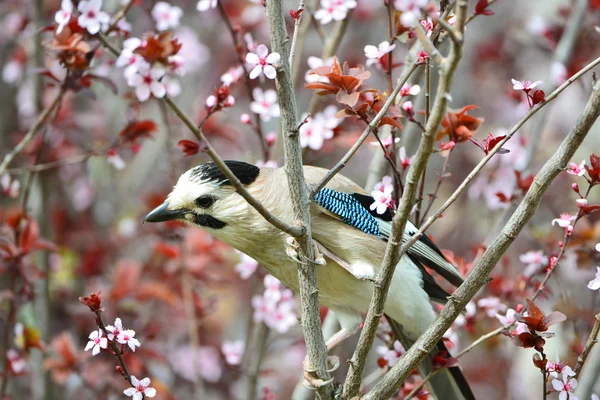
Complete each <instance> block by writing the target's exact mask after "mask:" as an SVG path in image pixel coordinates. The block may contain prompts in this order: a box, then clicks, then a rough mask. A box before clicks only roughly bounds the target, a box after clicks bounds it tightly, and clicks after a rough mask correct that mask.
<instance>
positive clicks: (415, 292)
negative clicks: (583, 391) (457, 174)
mask: <svg viewBox="0 0 600 400" xmlns="http://www.w3.org/2000/svg"><path fill="white" fill-rule="evenodd" d="M225 164H226V165H227V166H228V167H229V169H230V170H231V171H232V172H233V174H234V175H235V176H236V177H237V178H238V180H239V181H240V182H241V184H243V185H244V187H245V188H246V189H247V191H248V192H249V193H250V194H251V195H252V196H253V197H254V198H256V199H257V200H258V201H260V202H261V203H262V205H263V206H264V207H265V208H266V209H267V210H269V211H270V212H271V213H272V214H273V215H274V216H276V217H277V218H279V219H280V220H282V221H284V222H287V223H292V222H293V221H294V220H295V214H294V212H293V208H292V203H291V198H290V191H289V186H288V181H287V178H286V173H285V170H284V168H269V167H260V168H259V167H257V166H255V165H252V164H249V163H245V162H242V161H236V160H226V161H225ZM303 172H304V178H305V181H306V184H307V185H308V186H309V187H315V186H316V185H317V184H318V183H319V182H320V181H321V179H322V178H323V177H324V176H325V175H326V174H327V172H328V170H327V169H323V168H319V167H314V166H303ZM373 202H374V199H373V197H371V196H370V195H369V193H367V192H366V191H365V190H364V189H362V188H361V187H360V186H359V185H357V184H356V183H354V182H353V181H352V180H350V179H349V178H347V177H345V176H343V175H341V174H339V173H338V174H336V175H335V176H334V177H333V178H332V179H331V180H330V181H329V182H328V183H327V184H326V185H325V187H323V188H322V189H321V190H319V191H318V192H317V193H316V194H315V195H314V196H313V198H312V199H311V203H310V214H311V229H312V237H313V241H314V243H315V245H316V250H318V253H317V254H319V258H320V259H321V260H320V262H319V261H318V260H315V261H316V262H317V263H320V264H322V265H317V266H316V269H315V271H316V277H317V285H318V293H319V301H320V303H321V304H323V305H324V306H326V307H328V308H329V309H330V310H332V311H333V312H334V313H335V314H336V316H337V318H338V320H339V323H340V326H341V329H340V331H339V332H337V333H335V334H334V335H333V336H332V337H331V338H329V339H328V340H327V341H326V344H327V349H328V350H331V349H332V348H334V347H335V346H337V345H339V343H341V342H342V341H343V340H345V339H347V338H348V337H350V336H352V335H354V334H356V333H357V332H358V331H359V329H360V326H361V324H362V322H363V315H364V314H365V313H366V312H367V311H368V308H369V304H370V301H371V297H372V295H373V281H374V279H375V277H376V276H377V273H378V272H379V269H380V267H381V264H382V261H383V256H384V253H385V248H386V245H387V239H388V237H389V235H390V233H391V226H392V224H391V221H392V218H393V213H392V210H391V209H387V210H386V211H385V212H384V213H383V214H378V213H377V212H376V210H371V209H370V205H371V204H373ZM171 220H181V221H183V222H186V223H188V224H190V225H193V226H195V227H198V228H201V229H203V230H205V231H207V232H209V233H210V234H212V235H213V236H214V237H216V238H217V239H219V240H221V241H223V242H225V243H228V244H229V245H231V246H232V247H234V248H235V249H237V250H239V251H241V252H242V253H245V254H247V255H248V256H250V257H252V258H254V259H255V260H256V261H258V262H259V264H260V265H262V266H263V267H264V268H266V269H267V271H268V272H269V273H270V274H271V275H273V276H274V277H275V278H277V279H279V280H280V281H281V282H282V283H283V284H285V285H286V286H287V287H289V288H291V289H292V290H293V291H295V292H296V293H298V292H299V284H298V273H297V268H298V264H297V262H296V260H295V259H294V256H293V253H294V252H293V251H290V250H293V248H291V247H293V245H294V241H293V239H291V237H290V236H289V234H287V233H285V232H283V231H281V230H279V229H277V228H276V227H274V226H273V225H271V224H270V223H269V222H267V221H266V220H265V219H264V218H263V217H262V216H261V215H260V214H259V213H258V211H256V209H254V208H253V207H252V206H251V205H250V204H249V203H248V202H246V200H245V199H244V198H243V197H242V196H241V195H240V194H239V193H237V191H236V189H235V188H234V187H233V185H232V184H231V182H230V181H229V180H228V179H227V177H226V176H225V174H224V173H223V172H222V171H221V170H220V169H219V167H218V166H217V165H216V164H215V163H214V162H206V163H203V164H200V165H198V166H196V167H193V168H191V169H189V170H188V171H186V172H185V173H183V174H182V175H181V176H180V177H179V179H178V180H177V183H176V184H175V186H174V187H173V190H172V191H171V193H169V195H168V196H167V198H166V200H165V201H164V202H163V203H162V204H161V205H159V206H158V207H156V208H155V209H154V210H152V211H150V212H149V213H148V214H147V216H146V217H145V221H146V222H165V221H171ZM417 230H418V229H417V228H416V227H415V225H413V224H412V223H411V222H410V221H409V222H407V224H406V228H405V231H404V233H403V241H407V240H408V239H410V238H411V236H412V235H414V234H415V233H416V232H417ZM290 254H292V255H290ZM424 266H427V267H429V268H430V269H432V270H433V271H435V272H436V273H438V274H439V275H441V276H442V277H443V278H444V279H446V280H447V281H448V282H450V283H451V284H453V285H454V286H459V285H460V284H461V283H462V282H463V277H462V276H461V275H460V273H459V272H458V271H457V270H456V268H455V267H454V266H453V265H452V264H451V263H450V262H449V261H448V260H447V259H446V258H445V257H444V255H443V254H442V252H441V251H440V249H439V248H438V247H437V246H436V245H435V244H434V243H433V241H432V240H431V239H429V238H428V237H427V236H426V235H422V236H421V237H420V238H419V240H418V241H417V242H416V243H415V244H414V245H413V246H412V247H411V248H410V249H409V250H408V252H407V253H406V254H405V255H404V256H403V257H401V259H400V261H399V262H398V264H397V266H396V270H395V272H394V276H393V278H392V282H391V287H390V290H389V292H388V297H387V301H386V303H385V307H384V314H385V316H386V318H387V319H388V321H389V322H390V326H391V327H392V329H393V331H394V333H395V334H396V335H397V336H398V339H399V340H400V341H401V343H402V344H403V345H404V347H405V348H409V347H410V346H411V345H412V343H414V342H415V341H416V340H417V339H418V337H419V336H420V335H421V334H422V333H423V332H424V331H425V330H426V329H427V328H428V327H429V325H430V324H431V323H432V322H433V321H434V319H435V312H434V309H433V306H432V302H436V303H440V304H445V303H446V301H447V298H448V296H449V294H448V293H447V292H446V291H445V290H444V289H443V288H442V287H441V286H440V285H439V284H438V283H437V282H436V280H435V279H434V277H433V276H432V275H431V274H430V273H429V272H428V271H427V270H426V269H425V267H424ZM437 349H438V350H444V351H447V349H446V348H445V345H444V343H443V341H440V342H439V343H438V346H437ZM432 357H433V353H432V354H431V355H430V357H429V358H427V357H426V359H425V360H424V361H423V362H422V363H421V365H420V366H419V371H420V373H421V374H422V375H424V374H428V373H430V372H431V371H432V369H433V364H432V362H431V358H432ZM332 359H333V358H332ZM310 376H311V375H310V374H307V366H306V365H305V377H307V378H308V377H310ZM310 383H311V384H313V386H318V385H322V384H326V383H328V382H322V381H317V380H313V381H311V382H310ZM429 387H430V390H431V391H432V393H433V395H434V396H435V397H436V398H438V399H444V400H446V399H448V400H454V399H457V400H459V399H461V400H462V399H474V398H475V397H474V395H473V393H472V391H471V389H470V387H469V384H468V382H467V381H466V379H465V377H464V375H463V374H462V371H461V370H460V368H459V367H458V366H456V367H452V368H444V369H443V370H441V371H439V372H438V373H436V374H435V375H433V377H432V379H431V380H430V382H429Z"/></svg>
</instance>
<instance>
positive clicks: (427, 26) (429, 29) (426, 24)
mask: <svg viewBox="0 0 600 400" xmlns="http://www.w3.org/2000/svg"><path fill="white" fill-rule="evenodd" d="M420 22H421V26H422V27H423V29H424V30H425V33H426V34H427V36H429V37H430V36H431V34H432V33H433V21H432V20H431V18H430V17H427V19H422V20H421V21H420Z"/></svg>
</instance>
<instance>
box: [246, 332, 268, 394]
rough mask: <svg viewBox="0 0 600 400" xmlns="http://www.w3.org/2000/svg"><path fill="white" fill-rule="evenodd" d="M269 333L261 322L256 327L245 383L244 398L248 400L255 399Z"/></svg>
mask: <svg viewBox="0 0 600 400" xmlns="http://www.w3.org/2000/svg"><path fill="white" fill-rule="evenodd" d="M270 331H271V329H269V327H268V326H267V325H265V324H264V323H262V322H261V323H259V324H257V325H256V332H255V334H254V343H253V345H252V349H253V350H254V354H253V358H252V359H251V361H250V364H251V365H250V366H249V367H248V372H247V382H246V398H247V399H249V400H253V399H256V394H257V393H256V392H257V389H258V377H259V376H260V369H261V367H262V363H263V360H264V358H265V353H266V350H267V341H268V339H269V333H270Z"/></svg>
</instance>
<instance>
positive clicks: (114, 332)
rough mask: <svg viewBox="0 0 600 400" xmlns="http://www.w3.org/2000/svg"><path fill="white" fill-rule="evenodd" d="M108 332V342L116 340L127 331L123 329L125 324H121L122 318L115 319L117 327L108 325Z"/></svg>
mask: <svg viewBox="0 0 600 400" xmlns="http://www.w3.org/2000/svg"><path fill="white" fill-rule="evenodd" d="M106 330H107V331H108V332H109V334H108V340H115V338H116V337H117V336H119V335H120V334H121V332H122V331H124V330H125V328H123V322H121V318H116V319H115V325H114V326H113V325H107V326H106Z"/></svg>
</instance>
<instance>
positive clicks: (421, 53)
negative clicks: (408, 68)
mask: <svg viewBox="0 0 600 400" xmlns="http://www.w3.org/2000/svg"><path fill="white" fill-rule="evenodd" d="M428 58H429V54H427V52H426V51H425V50H421V51H419V52H418V53H417V62H419V63H422V62H425V60H427V59H428Z"/></svg>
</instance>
